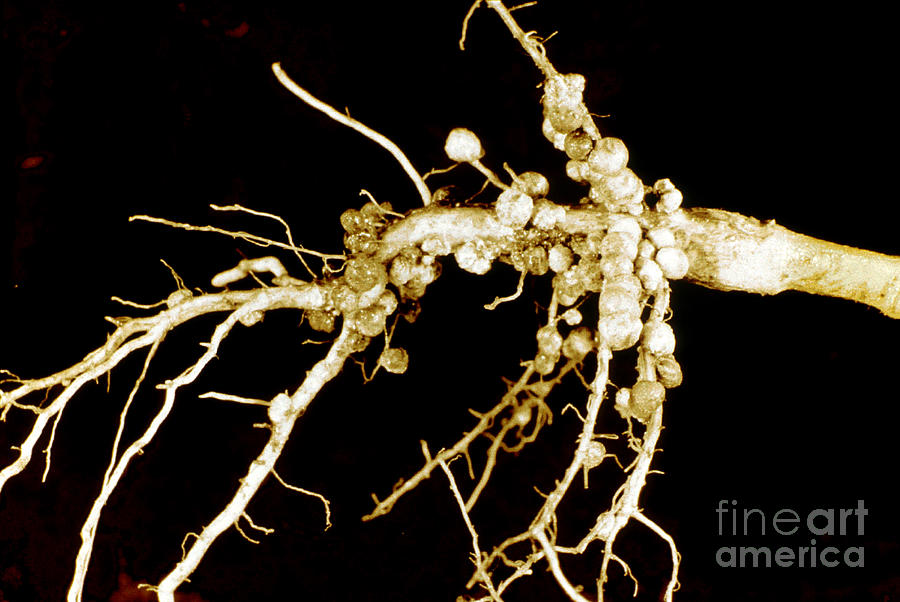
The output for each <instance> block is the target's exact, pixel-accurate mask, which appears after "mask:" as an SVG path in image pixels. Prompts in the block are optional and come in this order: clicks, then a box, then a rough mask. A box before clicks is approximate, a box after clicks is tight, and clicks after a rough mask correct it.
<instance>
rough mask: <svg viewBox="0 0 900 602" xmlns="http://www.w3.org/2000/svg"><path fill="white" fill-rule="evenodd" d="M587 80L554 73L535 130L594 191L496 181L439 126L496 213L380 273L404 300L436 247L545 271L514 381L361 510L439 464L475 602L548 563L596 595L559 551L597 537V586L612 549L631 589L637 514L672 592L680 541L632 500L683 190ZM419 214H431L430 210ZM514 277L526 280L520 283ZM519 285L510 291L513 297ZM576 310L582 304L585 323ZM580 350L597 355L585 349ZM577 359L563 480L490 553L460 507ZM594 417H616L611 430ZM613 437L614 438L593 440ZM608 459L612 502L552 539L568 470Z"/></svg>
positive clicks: (677, 379) (464, 144)
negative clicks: (479, 178)
mask: <svg viewBox="0 0 900 602" xmlns="http://www.w3.org/2000/svg"><path fill="white" fill-rule="evenodd" d="M583 88H584V78H583V77H582V76H580V75H554V76H552V77H550V78H549V79H548V80H547V81H546V82H545V84H544V98H543V104H544V122H543V132H544V134H545V136H546V137H547V138H548V139H549V140H550V141H551V142H552V143H553V145H554V146H555V147H556V148H558V149H559V150H561V151H563V152H565V153H566V155H567V157H568V163H567V164H566V174H567V175H568V177H570V178H572V179H573V180H575V181H577V182H580V183H583V184H584V185H586V187H587V188H588V189H587V192H586V194H585V195H584V198H582V199H580V201H579V202H577V203H568V204H562V203H558V202H554V201H553V200H551V199H550V197H551V194H550V190H549V184H548V180H547V178H546V177H545V176H544V175H542V174H540V173H536V172H525V173H520V174H516V173H514V172H513V171H512V170H511V169H509V168H507V171H508V172H509V176H510V178H509V179H510V180H511V181H510V182H509V183H508V184H506V183H504V182H503V180H502V179H501V178H500V177H498V176H497V175H496V174H494V173H493V172H490V170H488V169H487V168H486V167H485V166H484V164H482V163H481V160H482V158H483V157H484V151H483V149H482V147H481V144H480V142H479V140H478V138H477V136H476V135H475V134H474V133H473V132H471V131H469V130H466V129H463V128H458V129H456V130H453V131H452V132H451V134H450V136H449V137H448V139H447V145H446V150H447V154H448V156H449V157H450V158H451V159H453V160H455V161H457V162H460V163H469V164H471V165H472V166H473V167H475V168H477V169H479V171H482V173H486V175H487V176H488V179H489V181H490V182H491V183H492V184H494V185H495V186H496V187H497V188H499V189H500V192H499V194H498V195H497V197H496V200H495V202H493V203H492V204H491V205H490V206H489V207H484V208H483V209H484V210H486V211H488V212H489V216H488V220H489V222H490V224H489V225H488V226H484V227H483V228H482V230H478V231H479V232H481V233H482V235H481V236H478V237H475V236H473V237H472V238H470V239H468V240H465V241H462V242H460V241H456V242H455V243H452V242H448V241H447V238H446V237H444V238H441V237H439V236H434V235H430V236H426V237H424V238H423V239H422V240H421V241H420V244H419V245H418V246H417V247H416V249H415V251H414V252H409V253H408V254H402V255H398V256H397V257H396V258H395V259H394V260H393V263H392V264H391V266H390V276H389V280H390V281H391V282H393V283H394V284H395V285H397V286H398V287H399V290H400V291H401V297H402V298H404V299H407V298H409V299H415V298H418V297H419V296H421V292H422V291H424V288H425V286H426V285H427V284H428V282H430V281H431V280H432V279H433V277H434V276H436V271H435V270H434V268H435V267H436V266H437V262H436V261H435V260H434V257H438V256H441V255H449V254H453V255H454V256H455V259H456V261H457V263H458V265H459V266H460V267H461V268H462V269H464V270H467V271H469V272H472V273H475V274H483V273H485V272H487V271H488V270H489V269H490V268H491V266H492V264H493V262H494V261H498V260H499V261H503V262H505V263H508V264H511V265H512V266H514V267H515V269H517V270H518V271H519V272H520V273H521V274H522V278H523V279H524V278H525V277H526V276H528V275H530V276H545V275H546V277H551V278H552V288H553V293H552V298H551V299H550V302H549V304H547V314H546V318H545V320H544V321H543V322H544V323H543V326H541V327H540V328H539V329H538V331H537V333H536V345H535V349H534V355H533V356H530V357H527V358H525V361H523V363H522V365H523V371H522V373H521V375H520V376H519V378H518V379H516V380H515V381H514V382H513V381H510V382H509V388H508V391H507V393H506V394H505V395H504V396H503V398H502V399H501V400H500V401H499V403H497V405H496V406H495V407H494V408H493V409H491V410H490V411H488V412H485V413H478V412H475V411H473V410H470V411H472V413H473V414H474V415H475V416H476V418H477V419H478V422H477V424H476V425H475V426H474V428H472V429H471V430H469V431H468V432H467V433H466V434H465V435H464V436H463V437H462V438H460V439H459V440H458V441H457V442H456V443H455V444H453V445H452V446H449V447H447V448H444V449H442V450H441V451H440V452H438V453H437V454H432V453H431V451H430V450H429V448H428V445H427V444H426V443H425V442H422V453H423V455H424V456H425V464H424V466H423V467H422V468H421V470H419V472H417V473H416V474H415V475H413V476H412V477H410V478H409V479H407V480H405V481H401V482H400V484H398V485H397V486H396V487H395V488H394V490H393V492H392V493H391V494H390V495H389V496H387V497H385V498H384V499H379V498H378V497H375V496H373V497H374V499H375V502H376V507H375V509H374V510H373V512H372V513H371V514H370V515H368V516H367V517H366V519H370V518H373V517H375V516H379V515H381V514H384V513H386V512H388V511H389V510H390V509H391V508H392V506H393V505H394V503H395V502H396V501H397V500H398V499H399V498H400V497H401V496H403V495H404V494H405V493H407V492H409V491H410V490H411V489H413V488H414V487H415V486H416V485H417V484H418V483H419V482H421V481H422V480H423V479H425V478H428V477H429V476H430V475H431V473H432V471H433V470H434V469H436V468H442V469H443V470H444V472H445V474H446V475H447V477H448V478H449V480H450V485H451V490H452V491H453V494H454V497H455V498H456V499H457V501H458V503H459V506H460V510H461V513H462V514H463V518H464V519H465V524H466V525H467V526H468V528H469V530H470V532H471V534H472V541H473V548H474V552H475V553H474V555H473V558H475V559H477V560H475V561H474V563H475V565H476V566H475V570H474V573H473V576H472V579H471V581H470V582H469V584H468V587H469V588H473V587H475V586H478V587H480V588H481V590H482V591H481V592H480V593H479V594H477V595H476V596H475V598H477V599H479V600H498V599H501V597H502V595H503V592H504V591H505V590H506V589H507V588H508V587H509V585H510V584H511V583H513V582H514V581H515V580H517V579H519V578H520V577H523V576H525V575H528V574H531V572H532V570H533V567H534V565H535V564H536V563H539V562H540V561H542V560H545V561H546V562H547V563H548V565H549V568H550V570H551V572H552V573H553V576H554V578H555V579H556V580H557V581H558V583H559V585H560V587H561V589H562V590H563V591H564V592H565V593H566V594H567V596H568V597H569V598H570V599H573V600H586V599H592V598H594V597H595V595H594V594H591V595H590V596H589V597H585V594H584V593H583V592H584V591H585V590H584V588H583V586H581V585H576V584H573V583H570V582H569V580H568V578H567V577H566V571H565V560H564V558H565V556H566V555H567V554H580V553H582V552H584V551H585V550H586V548H587V547H588V546H589V545H590V544H592V543H593V542H598V543H594V545H600V546H604V560H603V563H602V566H600V567H597V573H596V584H595V585H596V597H597V598H599V599H602V598H603V587H604V585H603V584H604V582H605V581H607V578H608V575H607V572H608V568H609V564H610V562H611V561H613V562H615V563H617V564H619V565H620V567H621V570H620V571H619V573H618V574H620V575H621V573H622V571H624V573H625V574H626V575H628V576H629V577H631V579H633V580H634V586H635V588H637V587H638V582H637V579H636V577H635V576H634V575H632V574H631V571H630V568H629V566H628V564H627V563H628V559H627V558H622V557H619V556H618V555H616V553H615V551H614V549H613V543H614V541H615V539H616V537H617V535H618V533H619V532H620V530H621V529H622V528H623V527H624V526H625V525H626V524H628V523H629V522H630V521H631V520H632V519H634V520H636V521H638V522H640V523H641V524H643V525H645V526H646V527H647V528H649V529H651V530H653V531H654V532H655V533H657V534H658V535H659V536H660V537H661V538H663V539H664V540H665V541H666V542H667V543H668V544H669V546H670V550H671V555H672V575H671V580H670V582H669V584H668V587H667V589H666V592H665V593H664V594H663V596H664V598H665V599H667V600H669V599H671V597H672V592H673V591H674V590H675V589H676V588H677V579H676V576H677V567H678V560H679V555H678V552H677V550H676V549H675V544H674V542H673V541H672V539H671V537H669V535H668V534H666V533H665V531H663V530H662V529H661V528H660V527H659V526H658V525H656V524H655V523H654V522H653V521H652V520H650V519H649V518H648V517H647V516H645V515H644V514H643V513H642V511H641V510H640V509H639V507H638V501H639V494H640V492H641V489H642V488H643V486H644V484H645V482H646V478H647V475H648V474H649V472H650V464H651V460H652V456H653V453H654V451H655V450H656V445H657V441H658V438H659V434H660V430H661V425H662V408H663V404H664V401H665V399H666V395H667V391H668V390H669V389H671V388H673V387H677V386H678V385H679V384H680V383H681V379H682V374H681V367H680V366H679V364H678V361H677V360H676V359H675V357H674V355H673V353H674V351H675V334H674V332H673V330H672V328H671V327H670V326H669V324H668V323H667V321H666V320H667V318H668V316H669V315H670V310H669V290H670V289H669V281H670V280H673V279H679V278H682V277H684V276H685V274H686V273H687V270H688V258H687V256H686V255H685V252H684V250H683V247H684V241H683V240H680V239H679V237H680V235H678V234H677V232H678V231H679V229H678V228H677V227H676V226H677V225H678V224H679V223H680V222H681V221H683V219H684V218H683V216H682V210H681V208H680V205H681V193H680V192H679V191H678V190H677V189H676V188H675V187H674V186H673V185H672V183H671V182H670V181H669V180H660V181H658V182H656V183H655V184H654V185H653V186H645V185H644V183H643V182H642V181H641V180H640V178H639V177H638V176H637V175H636V174H635V173H634V172H633V171H632V170H631V169H629V168H628V149H627V148H626V146H625V144H624V143H623V142H622V141H621V140H620V139H618V138H612V137H603V136H601V135H600V134H599V132H598V130H597V128H596V126H595V124H594V122H593V120H592V119H591V117H590V115H589V113H588V112H587V110H586V108H585V107H584V105H583V103H582V101H581V94H582V91H583ZM449 210H450V209H448V211H449ZM421 211H422V212H429V211H432V212H438V211H439V208H428V209H425V210H421ZM413 215H414V214H411V216H410V218H412V217H413ZM476 230H477V228H476ZM348 232H349V231H348ZM411 283H412V284H411ZM521 290H522V287H521V284H520V287H519V291H518V293H520V292H521ZM518 293H517V294H515V295H512V296H510V297H508V298H506V299H503V300H512V299H514V298H515V297H517V296H518ZM496 305H497V302H495V303H494V304H492V305H491V306H486V307H488V309H493V308H494V307H495V306H496ZM594 308H596V311H595V310H594ZM585 316H591V320H590V322H591V323H590V324H589V323H587V322H588V318H586V317H585ZM626 350H631V351H628V352H627V353H626V354H625V357H629V358H633V357H636V358H637V361H636V364H637V365H636V370H634V371H631V374H630V375H626V376H622V375H620V374H618V373H617V374H616V375H615V378H616V381H617V385H618V387H610V385H611V381H610V373H609V366H610V359H611V358H612V355H613V353H614V352H623V351H626ZM635 352H636V353H635ZM589 357H592V358H595V359H596V362H594V361H591V362H585V360H586V359H588V358H589ZM594 364H596V374H595V376H594V377H593V378H592V379H588V378H585V376H584V375H583V374H582V369H583V368H584V367H586V366H593V365H594ZM617 365H618V364H617ZM629 371H630V370H629ZM570 372H574V373H575V375H577V376H578V377H579V378H581V379H582V382H583V383H584V384H585V385H586V387H587V388H588V394H587V395H586V397H587V402H586V404H585V405H584V407H582V408H576V413H577V415H578V417H579V419H580V420H581V422H582V423H583V428H582V432H581V433H580V434H579V435H578V436H577V438H576V439H575V441H574V452H573V453H572V460H571V464H570V465H569V466H568V468H567V469H566V471H565V473H563V474H561V475H560V476H559V478H558V479H557V480H556V483H555V489H553V490H552V491H550V492H546V491H544V492H542V495H543V496H544V504H543V506H542V507H541V509H540V511H539V512H538V513H537V514H536V515H535V516H534V519H533V521H532V522H531V524H530V525H528V526H527V527H526V528H524V529H523V530H522V531H521V532H520V533H518V534H515V535H513V536H511V537H509V538H508V539H506V540H505V541H502V542H500V543H499V544H497V545H495V547H494V548H493V550H492V551H490V552H488V551H482V549H481V548H480V547H479V546H480V545H484V544H485V543H486V542H484V541H481V542H479V538H478V536H477V525H473V524H472V523H471V520H470V517H469V512H470V511H471V510H472V508H473V507H474V505H475V503H476V502H477V500H478V498H479V496H480V495H481V493H482V492H483V491H484V490H485V489H486V487H487V486H488V481H489V479H490V476H491V474H492V472H493V471H494V470H495V468H496V466H497V462H498V456H500V455H501V452H507V453H510V452H512V453H515V452H518V451H519V450H521V449H522V448H523V447H524V446H525V445H527V444H528V443H530V442H532V441H534V440H535V438H536V437H537V436H538V434H539V432H540V431H541V429H542V428H543V427H544V426H545V425H546V424H548V423H549V422H550V420H551V418H552V415H553V410H552V409H551V402H548V396H549V395H550V393H551V391H552V390H553V388H554V386H555V385H556V384H557V383H559V382H560V381H561V380H562V379H563V378H564V377H566V376H567V375H568V374H569V373H570ZM620 379H622V380H620ZM588 381H591V382H588ZM608 396H612V397H613V398H614V409H615V412H612V411H607V412H605V413H604V414H602V415H601V413H600V408H601V403H602V401H603V400H604V399H606V398H607V397H608ZM616 414H618V416H617V415H616ZM601 418H602V420H603V421H605V422H608V423H609V424H611V425H613V426H612V428H607V429H606V430H605V432H604V429H603V428H602V427H600V426H599V425H600V421H601ZM610 431H612V432H610ZM616 431H618V432H616ZM480 437H484V438H486V439H487V440H488V441H489V442H490V444H489V446H488V450H487V453H486V454H485V455H484V456H483V457H482V458H481V459H480V460H479V459H478V458H473V457H472V455H474V451H473V452H472V453H470V448H472V444H473V442H475V441H476V440H478V439H479V438H480ZM609 439H615V440H617V441H616V442H615V443H611V442H610V441H607V444H606V445H604V443H602V442H601V440H609ZM612 445H617V446H618V447H617V448H616V450H615V455H614V454H613V453H611V452H610V451H608V449H607V446H610V447H612ZM458 456H463V457H465V459H466V462H465V463H464V464H458V465H456V466H465V467H467V472H468V475H467V477H468V482H469V483H470V485H468V486H466V485H465V484H464V483H459V484H458V483H457V482H456V478H455V477H454V474H453V472H451V471H450V470H449V468H448V464H449V462H450V461H451V460H453V459H454V458H456V457H458ZM604 461H609V462H616V463H617V464H619V466H620V467H621V474H622V476H621V478H622V482H621V486H620V487H619V488H618V490H617V491H616V493H615V495H614V496H613V498H612V501H611V503H610V505H609V507H607V508H605V509H603V510H602V511H598V514H597V519H596V523H595V524H594V525H593V527H592V528H590V530H589V531H588V532H586V533H585V534H584V537H583V539H582V540H580V541H577V542H560V541H557V539H556V533H557V526H558V521H559V520H564V518H565V516H564V513H558V512H557V510H558V509H559V506H560V504H561V503H562V502H563V498H564V497H565V496H566V493H567V491H568V489H569V487H570V486H571V485H572V483H573V482H575V483H578V484H581V483H583V486H584V487H585V488H587V487H588V485H589V479H588V473H589V471H590V470H591V469H593V468H595V467H597V466H598V465H600V464H601V463H602V462H604ZM537 495H538V493H535V496H537ZM610 574H612V573H610ZM592 589H593V588H592ZM461 599H472V598H471V597H461Z"/></svg>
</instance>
